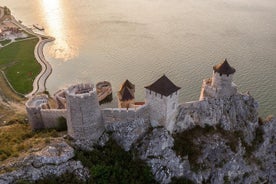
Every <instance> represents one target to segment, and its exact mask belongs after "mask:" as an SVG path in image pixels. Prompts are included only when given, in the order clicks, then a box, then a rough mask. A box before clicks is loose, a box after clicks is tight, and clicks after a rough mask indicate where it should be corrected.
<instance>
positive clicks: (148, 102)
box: [26, 60, 237, 143]
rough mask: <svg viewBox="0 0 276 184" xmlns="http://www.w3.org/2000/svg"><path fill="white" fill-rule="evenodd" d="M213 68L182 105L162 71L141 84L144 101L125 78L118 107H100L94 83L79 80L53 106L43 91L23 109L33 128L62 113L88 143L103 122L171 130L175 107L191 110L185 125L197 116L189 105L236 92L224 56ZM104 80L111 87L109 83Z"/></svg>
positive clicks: (49, 125)
mask: <svg viewBox="0 0 276 184" xmlns="http://www.w3.org/2000/svg"><path fill="white" fill-rule="evenodd" d="M213 69H214V72H213V76H212V78H209V79H205V80H203V83H202V90H201V95H200V100H199V101H194V102H187V103H184V104H182V105H179V103H178V97H179V89H180V87H178V86H176V85H175V84H174V83H173V82H172V81H170V80H169V79H168V78H167V77H166V76H165V75H163V76H162V77H161V78H159V79H158V80H157V81H155V82H154V83H152V84H151V85H149V86H146V87H145V88H146V90H145V102H137V103H136V102H135V98H134V91H135V86H134V85H133V84H132V83H130V82H129V81H128V80H126V82H124V84H123V85H122V87H121V89H120V91H119V94H118V102H119V103H118V107H119V108H104V109H101V108H100V105H99V96H98V95H99V94H97V89H96V87H95V86H94V84H92V83H82V84H76V85H72V86H70V87H68V88H67V89H62V90H59V91H58V92H56V93H55V95H54V96H55V102H56V104H57V108H56V109H51V108H50V106H49V105H48V96H47V95H40V96H34V97H32V98H30V99H29V100H28V101H27V102H26V109H27V112H28V117H29V120H30V123H31V126H32V128H33V129H41V128H52V127H55V126H57V125H58V119H59V118H60V117H64V118H66V120H67V128H68V131H67V132H68V135H70V136H71V137H72V138H74V139H76V140H80V141H86V142H87V141H88V142H91V143H93V142H95V141H97V140H98V139H99V137H100V136H101V135H102V133H103V132H104V131H105V127H106V126H109V125H110V124H116V123H131V122H134V121H135V120H142V121H145V122H147V123H150V124H151V126H153V127H155V126H164V127H165V128H166V129H167V130H168V131H170V132H172V131H173V130H174V127H175V122H176V120H177V118H179V117H177V116H178V113H179V109H188V110H186V111H187V112H189V113H190V114H191V116H189V115H187V116H183V117H184V120H185V121H184V123H182V124H181V127H182V126H186V125H188V123H189V122H190V121H191V120H192V119H198V118H199V117H193V116H198V115H197V114H193V113H192V112H193V109H197V108H199V107H200V108H207V107H205V106H206V105H208V104H206V103H205V101H204V100H205V99H206V98H213V99H217V98H218V99H219V98H225V97H226V98H228V97H230V96H232V95H235V94H236V93H237V87H236V85H235V84H234V83H233V82H232V79H233V74H234V72H235V69H234V68H232V67H231V66H230V65H229V64H228V62H227V61H226V60H225V61H224V62H223V63H221V64H219V65H216V66H214V67H213ZM106 83H107V84H109V86H110V89H111V84H110V83H109V82H106ZM99 84H102V83H99ZM204 112H205V111H204ZM206 113H207V111H206ZM207 115H208V114H207ZM207 115H206V116H207ZM210 122H211V121H210ZM207 123H208V122H207ZM179 126H180V125H179Z"/></svg>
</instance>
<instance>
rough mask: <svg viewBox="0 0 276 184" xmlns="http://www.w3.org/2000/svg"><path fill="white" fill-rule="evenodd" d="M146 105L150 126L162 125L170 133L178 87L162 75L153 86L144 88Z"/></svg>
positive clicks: (175, 110) (176, 105)
mask: <svg viewBox="0 0 276 184" xmlns="http://www.w3.org/2000/svg"><path fill="white" fill-rule="evenodd" d="M145 88H146V104H148V105H149V114H150V121H151V124H152V125H155V126H156V125H162V126H164V127H166V129H167V130H169V131H170V132H172V130H173V128H174V123H175V116H176V112H177V107H178V90H179V89H180V87H178V86H176V85H175V84H173V83H172V81H170V79H168V78H167V77H166V75H163V76H162V77H161V78H159V79H158V80H157V81H156V82H154V83H153V84H151V85H149V86H146V87H145Z"/></svg>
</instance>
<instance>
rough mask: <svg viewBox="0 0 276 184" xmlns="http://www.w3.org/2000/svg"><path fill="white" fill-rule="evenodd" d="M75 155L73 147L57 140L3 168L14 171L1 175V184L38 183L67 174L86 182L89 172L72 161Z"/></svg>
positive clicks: (79, 163) (80, 164) (2, 168)
mask: <svg viewBox="0 0 276 184" xmlns="http://www.w3.org/2000/svg"><path fill="white" fill-rule="evenodd" d="M74 155H75V154H74V149H73V148H72V147H71V146H69V145H68V144H67V143H66V142H64V141H62V140H56V141H54V143H51V144H50V145H49V146H46V147H45V148H43V149H42V150H40V151H37V152H34V153H33V154H31V155H29V156H27V157H23V158H21V159H19V160H17V161H15V162H12V163H9V164H8V165H3V166H1V170H14V171H12V172H8V173H5V174H2V175H0V184H8V183H15V182H16V181H17V180H27V181H36V180H39V179H42V178H45V177H49V176H51V175H56V176H60V175H61V174H64V173H66V172H70V173H73V174H75V175H76V177H78V178H80V179H81V180H85V179H86V178H87V177H89V173H88V170H87V169H85V168H84V167H83V165H82V163H81V162H80V161H75V160H72V158H73V157H74Z"/></svg>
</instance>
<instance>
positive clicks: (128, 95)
mask: <svg viewBox="0 0 276 184" xmlns="http://www.w3.org/2000/svg"><path fill="white" fill-rule="evenodd" d="M120 95H121V98H120V100H122V101H128V100H133V99H134V94H133V93H132V92H131V90H130V89H129V88H128V87H125V88H124V89H123V90H122V91H121V92H120Z"/></svg>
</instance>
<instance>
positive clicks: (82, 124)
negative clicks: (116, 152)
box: [65, 84, 104, 143]
mask: <svg viewBox="0 0 276 184" xmlns="http://www.w3.org/2000/svg"><path fill="white" fill-rule="evenodd" d="M65 93H66V104H67V127H68V135H70V136H71V137H72V138H74V139H77V140H83V141H91V142H92V143H93V142H95V141H96V140H98V138H99V137H100V136H101V135H102V133H103V131H104V123H103V119H102V114H101V111H100V106H99V102H98V96H97V92H96V88H95V87H94V85H93V84H78V85H74V86H71V87H69V88H68V89H67V90H66V92H65Z"/></svg>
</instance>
